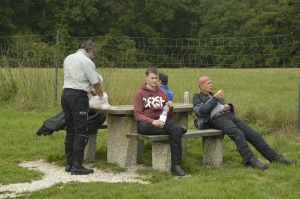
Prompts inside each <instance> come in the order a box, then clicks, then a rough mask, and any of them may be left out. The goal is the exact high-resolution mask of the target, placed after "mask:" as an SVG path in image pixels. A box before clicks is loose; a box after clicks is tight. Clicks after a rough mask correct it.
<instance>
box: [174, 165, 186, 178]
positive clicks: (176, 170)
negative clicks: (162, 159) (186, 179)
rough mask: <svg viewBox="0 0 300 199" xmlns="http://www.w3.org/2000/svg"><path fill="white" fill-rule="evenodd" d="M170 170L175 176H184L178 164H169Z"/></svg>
mask: <svg viewBox="0 0 300 199" xmlns="http://www.w3.org/2000/svg"><path fill="white" fill-rule="evenodd" d="M171 172H172V173H173V174H174V175H175V176H185V173H184V171H183V170H182V169H181V167H180V166H179V165H172V166H171Z"/></svg>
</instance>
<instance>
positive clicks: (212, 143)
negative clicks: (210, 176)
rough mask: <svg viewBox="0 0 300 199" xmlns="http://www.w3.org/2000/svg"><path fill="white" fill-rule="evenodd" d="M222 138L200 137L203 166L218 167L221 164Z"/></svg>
mask: <svg viewBox="0 0 300 199" xmlns="http://www.w3.org/2000/svg"><path fill="white" fill-rule="evenodd" d="M223 137H224V136H223V135H217V136H209V137H202V151H203V164H205V165H209V166H220V165H221V164H222V163H223Z"/></svg>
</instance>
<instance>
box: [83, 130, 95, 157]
mask: <svg viewBox="0 0 300 199" xmlns="http://www.w3.org/2000/svg"><path fill="white" fill-rule="evenodd" d="M97 132H98V129H89V141H88V143H87V145H86V146H85V149H84V159H85V160H90V161H93V160H95V156H96V143H97Z"/></svg>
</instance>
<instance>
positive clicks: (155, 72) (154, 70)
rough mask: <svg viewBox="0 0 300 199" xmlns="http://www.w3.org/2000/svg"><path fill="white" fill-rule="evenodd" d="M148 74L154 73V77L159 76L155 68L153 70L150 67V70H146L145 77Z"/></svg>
mask: <svg viewBox="0 0 300 199" xmlns="http://www.w3.org/2000/svg"><path fill="white" fill-rule="evenodd" d="M149 73H154V74H155V75H159V72H158V70H157V69H156V68H154V67H150V68H148V69H147V70H146V76H148V75H149Z"/></svg>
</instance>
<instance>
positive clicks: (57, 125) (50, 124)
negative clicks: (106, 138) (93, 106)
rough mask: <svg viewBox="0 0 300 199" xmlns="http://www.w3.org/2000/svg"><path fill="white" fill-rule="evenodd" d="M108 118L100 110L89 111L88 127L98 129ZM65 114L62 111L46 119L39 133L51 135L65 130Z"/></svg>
mask: <svg viewBox="0 0 300 199" xmlns="http://www.w3.org/2000/svg"><path fill="white" fill-rule="evenodd" d="M105 120H106V115H105V114H103V113H98V112H89V114H88V122H87V125H88V128H89V129H98V127H100V126H101V125H102V124H103V123H104V122H105ZM65 128H66V122H65V114H64V112H60V113H58V114H56V115H54V116H53V117H51V118H49V119H46V120H45V121H44V122H43V125H42V126H41V128H39V130H38V131H37V132H36V134H37V135H39V136H40V135H51V134H52V133H53V132H54V131H59V130H65Z"/></svg>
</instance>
